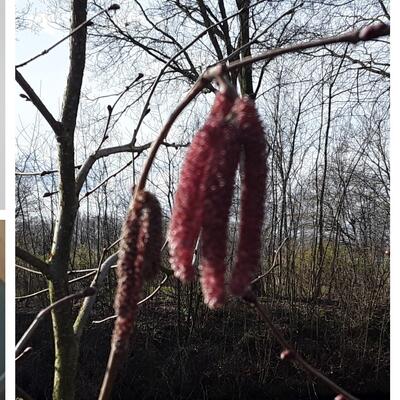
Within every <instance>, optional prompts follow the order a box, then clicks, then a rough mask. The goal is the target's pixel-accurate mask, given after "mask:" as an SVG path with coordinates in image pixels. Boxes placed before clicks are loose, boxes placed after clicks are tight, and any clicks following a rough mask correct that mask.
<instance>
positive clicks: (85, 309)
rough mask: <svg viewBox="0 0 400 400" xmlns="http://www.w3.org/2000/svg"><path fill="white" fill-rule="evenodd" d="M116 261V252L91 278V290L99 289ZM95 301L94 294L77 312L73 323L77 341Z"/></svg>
mask: <svg viewBox="0 0 400 400" xmlns="http://www.w3.org/2000/svg"><path fill="white" fill-rule="evenodd" d="M117 260H118V251H117V252H116V253H114V254H112V255H111V256H110V257H108V258H107V259H106V260H105V261H104V262H103V263H102V264H101V265H100V267H99V268H98V270H97V273H96V276H95V277H94V278H93V281H92V283H91V284H90V287H91V288H96V289H97V288H99V287H100V286H101V284H102V283H103V281H104V279H105V278H106V276H107V275H108V271H109V270H110V268H111V267H112V266H113V265H115V264H116V263H117ZM95 301H96V294H94V295H93V296H91V297H87V298H86V299H85V300H84V302H83V304H82V307H81V308H80V310H79V314H78V316H77V317H76V320H75V323H74V332H75V335H76V336H77V338H78V339H79V338H80V336H81V335H82V331H83V328H84V326H85V324H86V322H87V320H88V318H89V315H90V312H91V311H92V308H93V305H94V303H95Z"/></svg>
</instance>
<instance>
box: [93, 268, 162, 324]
mask: <svg viewBox="0 0 400 400" xmlns="http://www.w3.org/2000/svg"><path fill="white" fill-rule="evenodd" d="M169 277H170V275H165V276H164V278H163V280H162V281H161V282H160V283H159V285H158V286H157V287H156V288H155V289H154V290H153V291H152V292H151V293H150V294H149V295H148V296H146V297H145V298H144V299H142V300H140V301H139V302H138V303H137V305H138V306H140V305H141V304H143V303H146V302H147V301H149V300H150V299H152V298H153V297H154V296H155V295H156V294H157V293H158V292H159V291H160V290H161V288H162V287H163V286H164V284H165V282H167V280H168V278H169ZM117 317H118V315H111V316H109V317H106V318H103V319H100V320H97V321H92V324H102V323H103V322H107V321H111V320H114V319H115V318H117Z"/></svg>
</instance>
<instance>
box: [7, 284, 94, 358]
mask: <svg viewBox="0 0 400 400" xmlns="http://www.w3.org/2000/svg"><path fill="white" fill-rule="evenodd" d="M95 292H96V291H95V289H93V288H86V289H84V290H82V291H80V292H78V293H73V294H70V295H68V296H65V297H63V298H62V299H60V300H57V301H55V302H54V303H52V304H50V305H49V306H48V307H46V308H44V309H43V310H41V311H39V313H38V314H37V315H36V317H35V319H34V320H33V322H32V323H31V324H30V326H29V328H28V329H27V330H26V331H25V333H24V334H23V335H22V337H21V339H20V340H19V341H18V343H17V345H16V347H15V355H16V356H17V357H18V356H19V355H20V354H21V353H22V352H23V351H24V350H25V344H26V342H27V341H28V340H29V338H30V337H31V336H32V334H33V333H34V332H35V330H36V328H37V327H38V325H39V323H40V322H41V321H42V320H43V318H44V317H46V316H47V315H48V314H49V313H50V312H51V310H53V309H54V308H56V307H59V306H60V305H61V304H64V303H66V302H68V301H72V300H76V299H82V298H84V297H89V296H93V295H94V294H95Z"/></svg>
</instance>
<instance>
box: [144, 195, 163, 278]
mask: <svg viewBox="0 0 400 400" xmlns="http://www.w3.org/2000/svg"><path fill="white" fill-rule="evenodd" d="M144 213H146V214H147V216H146V218H147V219H148V221H149V228H148V239H147V246H146V252H145V264H144V267H143V279H144V280H150V279H153V278H154V277H155V276H156V275H157V273H158V272H159V271H160V267H161V247H162V211H161V206H160V203H159V202H158V200H157V197H156V196H154V195H153V194H151V193H149V192H146V201H145V208H144Z"/></svg>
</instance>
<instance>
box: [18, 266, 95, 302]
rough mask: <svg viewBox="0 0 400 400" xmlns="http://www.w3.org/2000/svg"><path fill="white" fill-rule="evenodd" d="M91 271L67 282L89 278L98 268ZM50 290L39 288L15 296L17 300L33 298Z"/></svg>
mask: <svg viewBox="0 0 400 400" xmlns="http://www.w3.org/2000/svg"><path fill="white" fill-rule="evenodd" d="M89 271H90V272H88V273H87V274H85V275H82V276H79V277H78V278H74V279H71V280H69V281H68V282H67V283H68V285H69V284H71V283H74V282H78V281H81V280H83V279H86V278H89V277H91V276H93V275H95V274H96V273H97V269H95V270H89ZM48 291H49V289H48V288H46V289H42V290H38V291H37V292H35V293H31V294H26V295H23V296H17V297H15V300H26V299H30V298H32V297H35V296H38V295H39V294H43V293H47V292H48Z"/></svg>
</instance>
